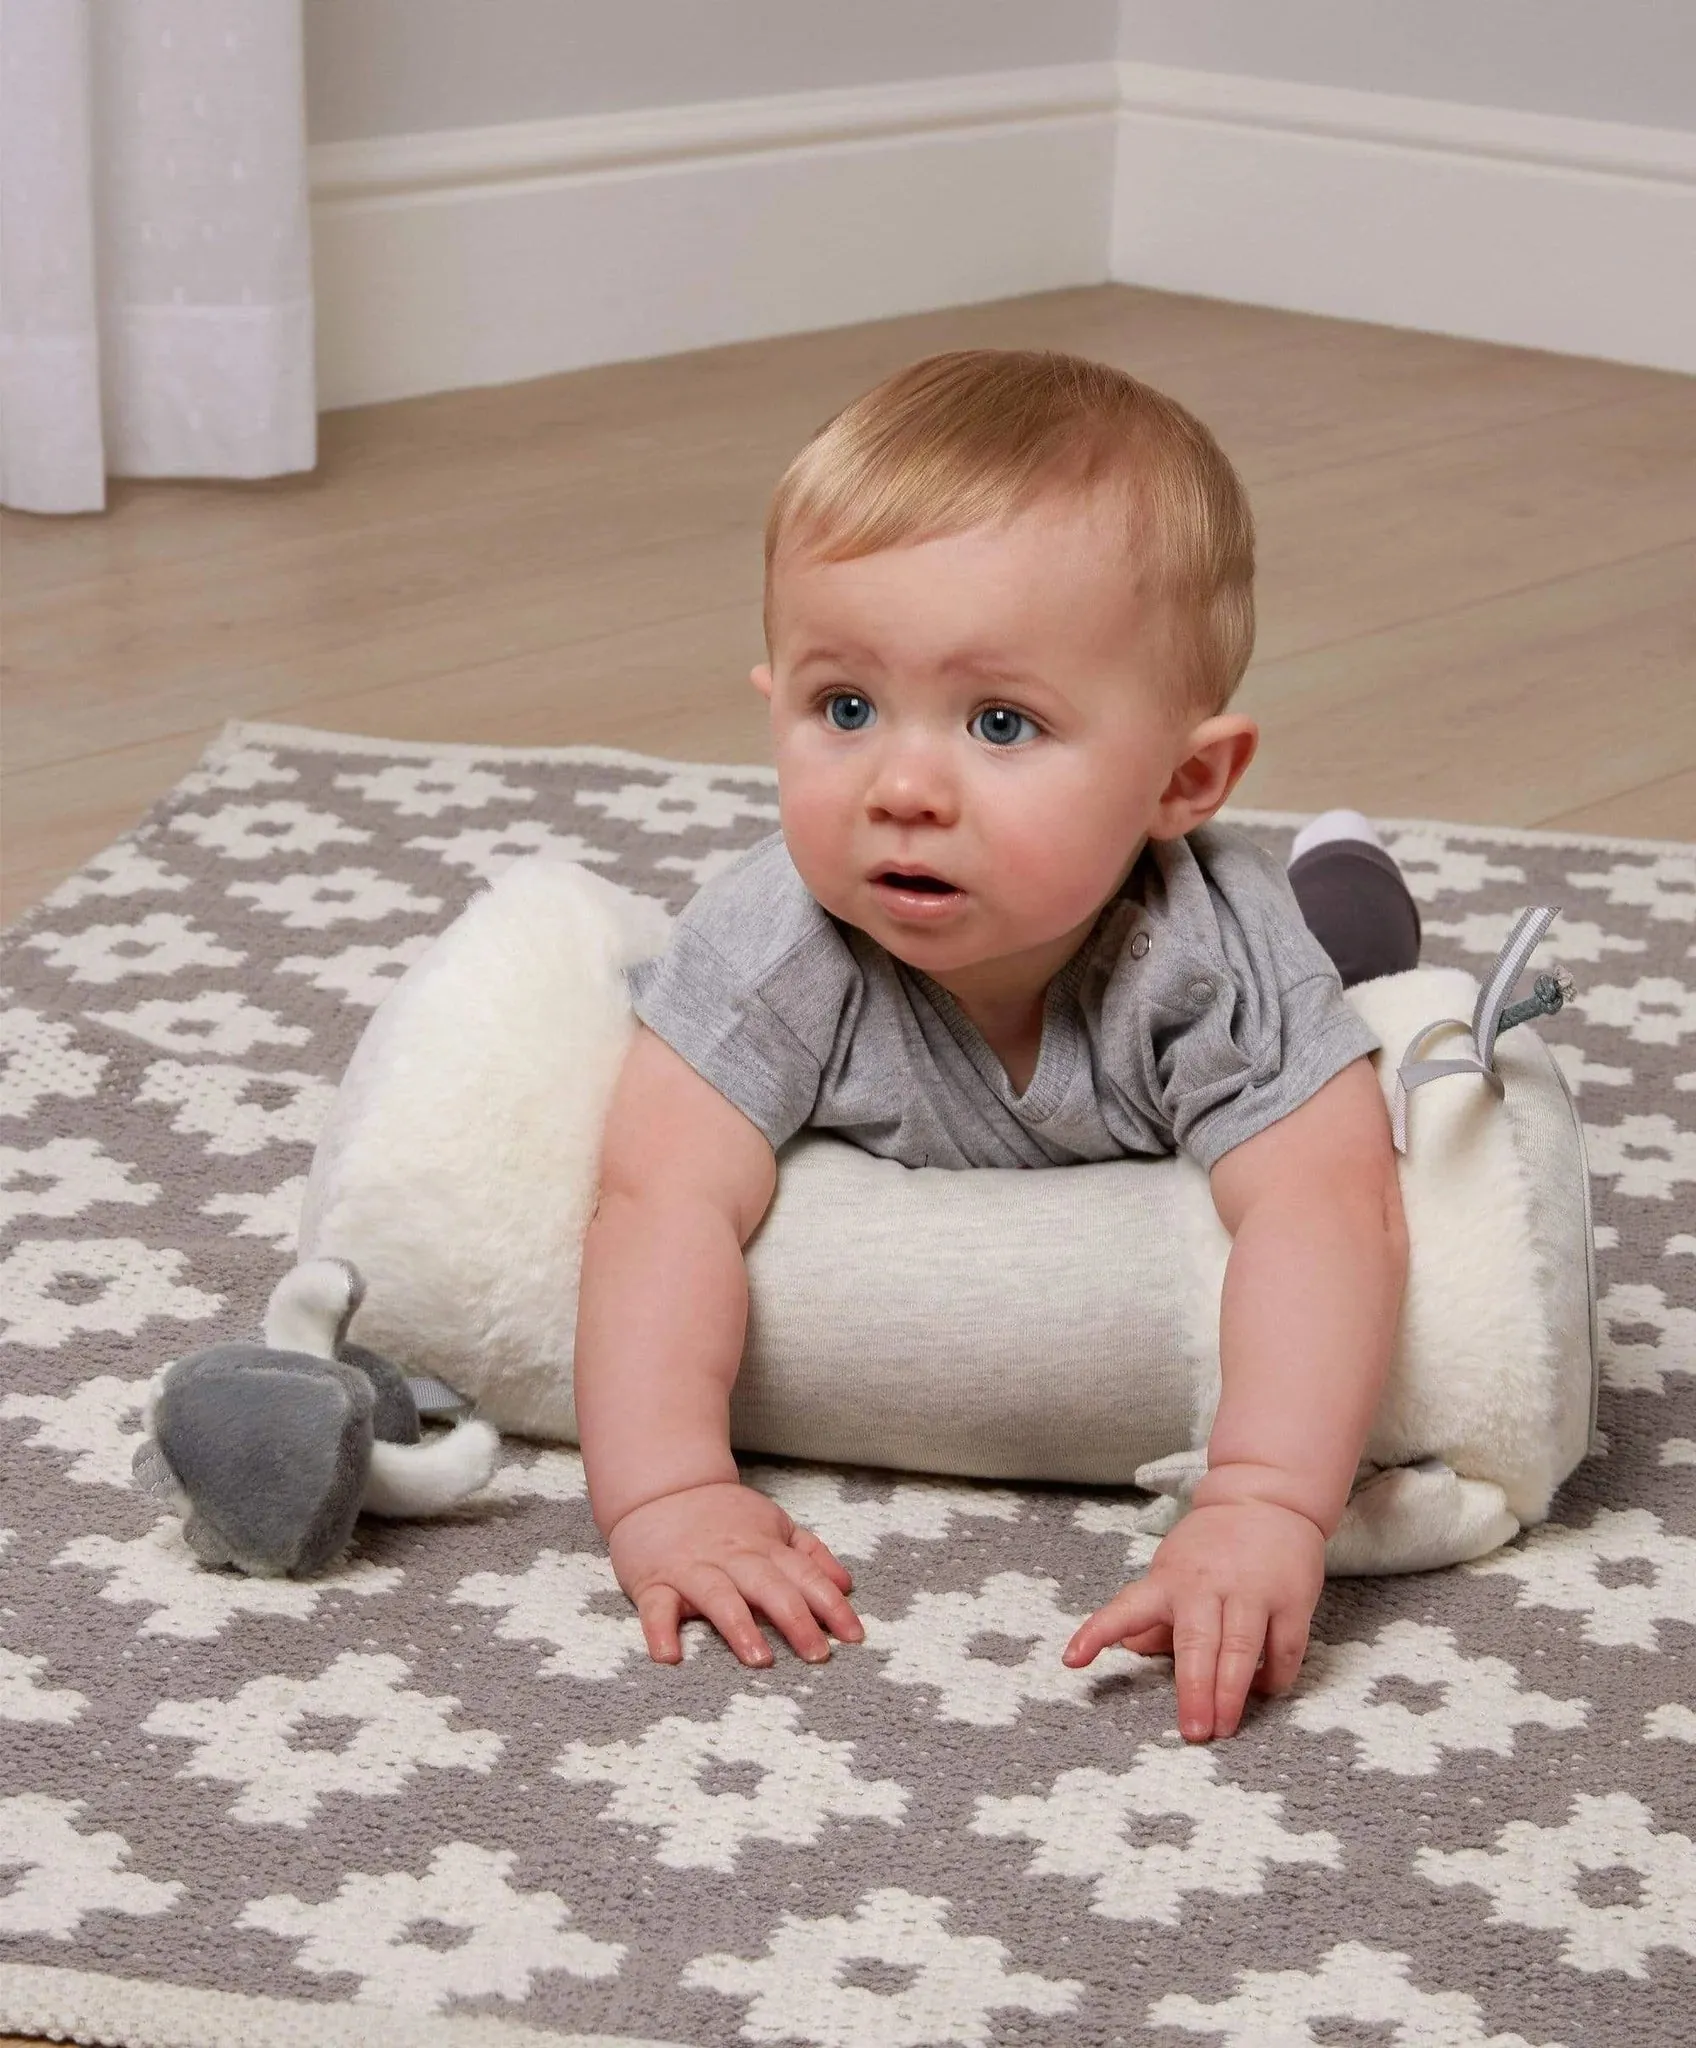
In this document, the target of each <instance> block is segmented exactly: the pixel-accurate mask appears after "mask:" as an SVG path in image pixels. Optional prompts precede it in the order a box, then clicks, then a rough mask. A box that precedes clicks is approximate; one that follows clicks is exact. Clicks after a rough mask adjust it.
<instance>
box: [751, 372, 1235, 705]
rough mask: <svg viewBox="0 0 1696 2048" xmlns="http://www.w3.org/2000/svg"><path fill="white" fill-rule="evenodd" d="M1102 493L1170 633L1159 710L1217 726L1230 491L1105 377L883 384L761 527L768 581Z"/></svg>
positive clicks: (841, 424)
mask: <svg viewBox="0 0 1696 2048" xmlns="http://www.w3.org/2000/svg"><path fill="white" fill-rule="evenodd" d="M1115 489H1116V490H1117V491H1118V492H1119V493H1120V494H1121V496H1122V497H1123V500H1124V503H1125V509H1126V513H1127V525H1126V545H1127V553H1128V556H1129V557H1130V560H1131V563H1132V565H1133V573H1136V574H1138V575H1140V576H1142V577H1145V578H1146V586H1145V587H1146V588H1147V589H1148V591H1149V592H1150V594H1151V595H1153V596H1154V597H1155V598H1157V599H1160V600H1164V601H1165V602H1167V603H1168V604H1170V605H1171V606H1172V608H1173V610H1174V612H1175V613H1176V615H1177V617H1178V619H1179V621H1180V622H1181V624H1182V625H1183V627H1184V628H1185V629H1186V630H1185V635H1184V637H1185V640H1186V641H1187V647H1186V650H1185V652H1186V660H1185V664H1184V666H1185V671H1186V672H1185V674H1184V675H1183V676H1182V677H1181V678H1179V679H1178V680H1177V682H1176V685H1175V689H1174V696H1175V698H1179V699H1182V701H1183V705H1184V707H1185V708H1189V707H1193V706H1195V705H1197V704H1199V705H1201V706H1202V707H1203V708H1204V709H1206V710H1207V711H1218V710H1220V709H1222V708H1223V707H1224V705H1225V704H1227V703H1228V702H1229V701H1230V698H1231V695H1232V693H1233V692H1234V691H1235V689H1236V687H1237V684H1238V683H1239V682H1240V681H1241V679H1242V674H1243V671H1244V669H1245V668H1247V666H1248V659H1249V655H1250V653H1251V652H1252V650H1253V647H1254V522H1253V519H1252V516H1251V515H1250V512H1249V507H1248V499H1247V496H1246V495H1245V493H1244V491H1243V487H1242V484H1241V481H1240V480H1239V479H1238V476H1237V473H1236V471H1235V470H1234V469H1233V468H1232V467H1231V464H1230V461H1229V460H1228V458H1227V457H1226V455H1225V453H1224V451H1223V450H1222V449H1221V448H1220V446H1219V444H1218V442H1217V441H1215V440H1214V438H1213V436H1212V435H1211V434H1210V433H1209V432H1208V431H1207V429H1206V427H1204V426H1203V425H1202V424H1201V422H1200V421H1199V420H1198V419H1196V418H1195V416H1194V415H1193V414H1192V413H1189V412H1186V411H1185V409H1184V408H1183V407H1182V406H1181V405H1179V404H1177V403H1176V402H1175V401H1174V400H1172V399H1170V398H1167V397H1165V396H1163V395H1162V394H1161V393H1160V392H1158V391H1155V390H1154V389H1152V388H1151V387H1150V386H1149V385H1147V384H1144V383H1141V382H1140V381H1139V380H1138V379H1137V378H1135V377H1132V376H1129V375H1127V373H1126V372H1125V371H1123V370H1116V369H1114V368H1113V367H1112V366H1111V365H1110V364H1107V363H1096V362H1090V361H1088V360H1086V359H1085V358H1083V357H1081V356H1068V355H1057V354H1052V353H1049V352H1046V351H1041V350H1036V349H962V350H959V351H956V352H955V353H952V354H949V355H940V356H930V357H928V358H927V359H926V360H925V361H923V362H918V363H913V364H910V365H909V366H908V368H906V369H904V370H898V371H897V372H896V373H895V375H894V376H893V377H888V378H886V379H885V380H884V381H883V383H881V384H879V385H878V386H876V388H875V389H873V390H871V391H868V392H867V393H866V394H865V395H864V397H862V398H857V399H855V401H854V402H853V404H852V405H849V406H847V407H845V408H844V410H843V411H841V412H839V413H838V414H837V415H836V417H835V418H834V419H832V420H830V421H829V422H828V423H827V424H826V425H825V426H823V427H821V428H820V429H819V431H818V432H817V433H816V434H814V436H813V438H812V439H811V440H810V441H809V442H808V443H807V445H806V446H805V447H804V448H803V449H802V450H801V452H800V454H799V455H797V456H796V457H795V459H794V461H793V462H791V463H790V465H789V467H788V469H787V470H785V472H784V474H783V477H782V479H781V480H780V482H779V483H778V486H777V489H776V491H775V492H774V493H773V495H772V501H771V510H770V513H769V515H768V517H767V520H766V616H767V640H768V644H769V640H770V612H771V589H772V570H773V566H774V565H775V563H776V562H777V560H778V557H779V555H780V554H781V552H782V551H783V550H784V549H785V548H787V547H794V548H798V549H800V550H802V551H803V552H805V553H808V554H811V555H814V556H816V557H819V558H822V559H824V560H827V561H848V560H851V559H853V558H855V557H857V556H861V555H870V554H875V553H877V552H879V551H880V550H881V549H883V548H892V547H899V546H901V545H902V544H903V543H906V542H912V541H918V540H925V539H930V538H933V537H936V536H939V535H942V534H949V533H961V532H964V531H966V530H967V529H968V528H970V527H974V526H979V525H983V524H986V523H989V522H995V521H999V520H1003V519H1007V518H1010V517H1011V516H1013V515H1014V514H1016V513H1018V512H1020V511H1022V510H1024V509H1025V507H1026V506H1028V505H1030V504H1031V503H1033V502H1034V501H1035V500H1036V499H1038V498H1039V497H1041V496H1043V495H1044V494H1045V493H1046V492H1049V491H1053V490H1070V491H1074V492H1077V493H1080V494H1091V493H1095V492H1097V491H1100V490H1115Z"/></svg>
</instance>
